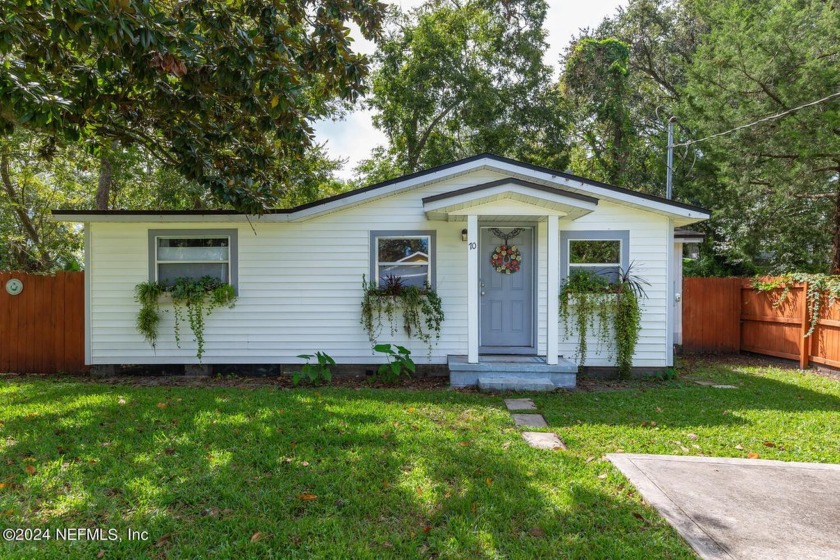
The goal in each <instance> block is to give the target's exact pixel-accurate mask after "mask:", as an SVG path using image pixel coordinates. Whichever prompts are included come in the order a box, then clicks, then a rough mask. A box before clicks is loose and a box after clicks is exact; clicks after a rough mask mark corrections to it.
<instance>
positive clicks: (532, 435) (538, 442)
mask: <svg viewBox="0 0 840 560" xmlns="http://www.w3.org/2000/svg"><path fill="white" fill-rule="evenodd" d="M522 439H524V440H525V442H526V443H527V444H528V445H530V446H531V447H535V448H537V449H562V450H563V451H565V450H566V444H565V443H563V440H561V439H560V438H559V437H557V434H552V433H550V432H522Z"/></svg>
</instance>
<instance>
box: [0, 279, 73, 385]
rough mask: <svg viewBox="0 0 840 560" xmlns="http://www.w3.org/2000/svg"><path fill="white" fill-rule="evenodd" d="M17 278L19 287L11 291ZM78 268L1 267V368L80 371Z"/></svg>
mask: <svg viewBox="0 0 840 560" xmlns="http://www.w3.org/2000/svg"><path fill="white" fill-rule="evenodd" d="M12 278H17V279H18V280H20V281H21V282H23V291H22V292H20V294H18V295H15V296H13V295H10V294H9V293H8V292H7V291H6V282H7V281H8V280H10V279H12ZM84 285H85V278H84V273H83V272H59V273H57V274H56V275H54V276H39V275H35V274H25V273H21V272H0V372H2V373H7V372H13V373H56V372H67V373H80V372H84V371H87V368H86V367H85V349H84V346H85V336H84V333H85V296H84Z"/></svg>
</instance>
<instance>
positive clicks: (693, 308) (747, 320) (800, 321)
mask: <svg viewBox="0 0 840 560" xmlns="http://www.w3.org/2000/svg"><path fill="white" fill-rule="evenodd" d="M807 290H808V287H807V284H795V285H794V286H792V287H791V288H790V291H789V293H788V294H787V295H786V297H785V298H784V300H781V297H782V294H783V290H782V289H781V288H780V289H777V290H772V291H769V292H757V291H755V290H754V289H753V287H752V283H751V282H750V281H749V280H743V279H740V278H685V279H684V280H683V300H682V304H683V348H684V349H685V350H687V351H692V352H740V351H744V352H754V353H756V354H765V355H768V356H775V357H778V358H787V359H790V360H797V361H798V362H799V365H800V367H803V368H805V367H808V365H809V364H810V363H816V364H823V365H827V366H831V367H837V368H840V302H838V304H837V305H834V306H831V307H829V306H828V304H827V302H824V303H823V305H821V306H820V312H819V317H818V318H817V322H816V326H815V328H814V331H813V332H812V333H811V334H810V335H809V336H805V335H806V334H807V333H808V330H809V329H810V325H811V317H810V315H809V311H808V305H807V302H806V293H807Z"/></svg>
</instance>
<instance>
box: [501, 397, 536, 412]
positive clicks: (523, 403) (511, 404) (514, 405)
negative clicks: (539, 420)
mask: <svg viewBox="0 0 840 560" xmlns="http://www.w3.org/2000/svg"><path fill="white" fill-rule="evenodd" d="M505 406H507V409H508V410H537V405H535V404H534V401H532V400H531V399H505Z"/></svg>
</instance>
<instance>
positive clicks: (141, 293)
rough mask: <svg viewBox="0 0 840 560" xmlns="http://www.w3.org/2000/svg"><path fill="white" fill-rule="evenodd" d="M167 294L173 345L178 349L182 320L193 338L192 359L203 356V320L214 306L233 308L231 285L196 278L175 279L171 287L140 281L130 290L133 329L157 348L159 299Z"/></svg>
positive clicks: (213, 279) (207, 277)
mask: <svg viewBox="0 0 840 560" xmlns="http://www.w3.org/2000/svg"><path fill="white" fill-rule="evenodd" d="M166 294H168V295H169V296H170V297H171V298H172V304H173V308H174V309H173V310H174V315H175V344H176V345H177V346H178V348H180V347H181V323H182V322H183V321H184V318H185V317H184V314H185V313H186V320H187V322H188V323H189V326H190V331H192V333H193V336H195V341H196V357H197V358H198V359H199V360H201V357H202V356H203V355H204V326H205V319H206V317H207V316H208V315H210V313H212V312H213V310H214V309H216V308H217V307H222V306H228V307H233V306H234V303H235V302H236V293H235V291H234V289H233V286H231V285H230V284H226V283H224V282H221V281H219V280H218V279H216V278H213V277H212V276H204V277H202V278H199V279H194V278H177V279H176V280H175V281H174V282H172V283H171V284H164V283H161V282H141V283H140V284H137V285H136V286H135V287H134V299H135V301H137V302H138V303H139V304H140V311H139V312H138V313H137V330H138V331H139V332H140V334H142V335H143V338H144V339H145V340H146V342H148V343H149V344H151V345H152V348H155V347H156V346H157V339H158V327H159V326H160V300H161V298H162V297H163V296H164V295H166Z"/></svg>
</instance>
